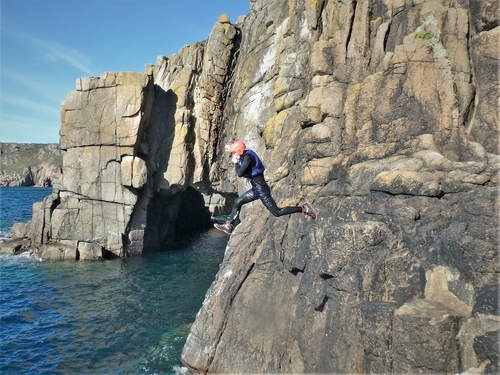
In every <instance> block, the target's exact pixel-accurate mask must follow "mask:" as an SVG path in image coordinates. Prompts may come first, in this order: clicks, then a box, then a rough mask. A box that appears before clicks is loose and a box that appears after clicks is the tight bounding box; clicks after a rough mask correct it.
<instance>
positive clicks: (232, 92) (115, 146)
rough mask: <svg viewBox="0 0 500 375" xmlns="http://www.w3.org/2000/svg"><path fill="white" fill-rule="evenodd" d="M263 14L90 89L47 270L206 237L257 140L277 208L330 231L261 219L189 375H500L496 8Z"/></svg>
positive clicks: (66, 130)
mask: <svg viewBox="0 0 500 375" xmlns="http://www.w3.org/2000/svg"><path fill="white" fill-rule="evenodd" d="M250 5H251V11H250V13H249V14H248V15H247V16H246V17H244V18H242V19H240V20H239V21H238V23H237V24H231V23H230V22H229V20H228V19H227V18H226V17H224V16H222V17H221V18H220V19H219V22H217V23H216V24H215V25H214V28H213V30H212V32H211V34H210V36H209V37H208V39H207V40H206V41H204V42H200V43H197V44H193V45H188V46H185V47H184V48H183V49H182V50H181V51H179V53H177V54H175V55H172V56H170V57H159V58H158V60H157V62H156V64H155V66H148V67H147V69H146V73H144V74H142V73H130V72H123V73H104V74H103V75H101V76H100V77H89V78H82V79H80V80H78V81H77V89H76V91H74V92H71V93H70V94H69V95H68V97H67V98H66V100H65V102H64V104H63V107H62V110H61V148H62V149H63V150H64V152H65V153H64V157H63V174H62V178H61V181H60V185H59V187H58V189H55V190H54V194H53V195H52V196H50V197H47V198H46V199H45V201H44V202H42V203H40V204H39V205H37V206H36V207H35V208H34V215H33V225H32V226H31V239H32V241H33V244H34V245H35V246H36V247H38V248H39V254H40V255H41V256H42V257H44V258H47V259H54V258H57V259H67V258H71V259H75V258H77V259H99V258H102V257H106V256H130V255H137V254H141V253H142V252H143V251H147V250H148V249H153V248H160V247H165V246H166V245H168V244H169V243H171V242H172V241H173V240H174V239H175V236H176V234H178V233H180V232H182V231H185V230H187V229H188V228H196V227H199V228H202V227H204V226H205V225H206V224H207V222H208V219H209V216H210V213H209V212H208V210H209V211H210V212H212V213H214V212H217V213H219V212H224V210H227V208H228V207H230V205H231V202H232V200H234V198H235V197H236V196H237V194H238V192H242V191H244V190H245V189H247V188H248V186H247V185H245V182H244V181H242V180H238V179H237V178H236V175H235V173H234V170H233V169H232V167H231V164H230V162H229V160H228V157H227V155H224V152H223V145H224V144H225V143H226V142H228V141H230V140H231V139H235V138H238V139H242V140H244V141H245V142H246V144H247V146H249V148H252V149H254V150H255V151H257V152H258V153H259V154H260V155H261V156H262V158H263V161H264V164H265V165H266V167H267V170H266V178H267V180H268V181H269V183H270V185H271V187H272V190H273V195H274V197H275V199H276V201H277V202H278V204H279V205H285V204H298V203H300V202H302V201H304V200H308V201H310V202H312V203H313V204H314V205H315V206H316V207H317V208H318V211H319V216H320V218H319V220H318V221H317V222H311V221H310V220H307V219H306V218H305V217H302V215H291V216H290V217H281V218H274V217H273V216H272V215H271V214H270V213H268V212H267V211H266V210H265V209H264V207H263V206H262V204H261V203H260V202H254V203H252V204H249V205H247V206H245V207H244V209H243V212H242V219H243V220H242V224H241V225H239V226H238V227H237V228H236V230H235V232H234V233H233V234H232V236H231V238H230V240H229V243H228V247H227V250H226V254H225V257H224V260H223V263H222V264H221V266H220V270H219V273H218V275H217V277H216V280H215V281H214V283H213V284H212V286H211V288H210V290H209V291H208V292H207V295H206V299H205V301H204V303H203V306H202V308H201V310H200V312H199V314H198V316H197V318H196V321H195V322H194V324H193V326H192V328H191V332H190V335H189V337H188V339H187V342H186V345H185V347H184V351H183V354H182V361H183V363H184V364H185V365H186V366H187V367H188V368H189V369H190V370H191V371H193V372H201V373H242V372H245V373H278V372H294V373H417V372H424V373H459V372H466V371H471V372H472V371H476V372H484V371H487V372H495V371H498V347H497V342H498V334H499V321H500V319H499V316H498V272H499V269H498V268H499V267H498V232H497V228H498V212H499V211H498V209H499V202H498V168H499V157H498V117H499V113H498V106H497V104H498V86H499V78H498V58H499V57H498V37H499V34H500V28H499V27H498V14H499V13H498V9H497V8H498V5H497V3H496V2H493V1H479V0H458V1H448V0H384V1H366V2H358V1H349V0H346V1H327V0H304V1H299V0H292V1H289V0H252V1H250ZM193 218H194V220H193Z"/></svg>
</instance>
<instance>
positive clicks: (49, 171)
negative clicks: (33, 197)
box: [0, 142, 62, 187]
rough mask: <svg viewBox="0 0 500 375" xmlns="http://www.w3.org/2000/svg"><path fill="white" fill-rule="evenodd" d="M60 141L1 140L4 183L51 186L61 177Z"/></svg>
mask: <svg viewBox="0 0 500 375" xmlns="http://www.w3.org/2000/svg"><path fill="white" fill-rule="evenodd" d="M61 166H62V152H61V151H60V149H59V146H58V145H57V144H54V143H51V144H35V143H5V142H4V143H0V186H40V187H50V186H52V185H53V184H54V183H56V181H57V180H58V179H59V178H60V176H61V173H62V170H61Z"/></svg>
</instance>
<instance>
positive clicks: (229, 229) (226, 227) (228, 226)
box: [214, 222, 234, 234]
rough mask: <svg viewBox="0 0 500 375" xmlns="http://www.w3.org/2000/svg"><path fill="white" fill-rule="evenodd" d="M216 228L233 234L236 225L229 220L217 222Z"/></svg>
mask: <svg viewBox="0 0 500 375" xmlns="http://www.w3.org/2000/svg"><path fill="white" fill-rule="evenodd" d="M214 228H215V229H217V230H220V231H221V232H224V233H226V234H231V233H233V230H234V225H233V224H231V223H229V222H226V223H224V224H219V223H215V224H214Z"/></svg>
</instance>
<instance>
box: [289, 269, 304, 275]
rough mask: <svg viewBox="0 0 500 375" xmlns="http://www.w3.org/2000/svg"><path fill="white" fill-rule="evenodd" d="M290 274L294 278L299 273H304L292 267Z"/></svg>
mask: <svg viewBox="0 0 500 375" xmlns="http://www.w3.org/2000/svg"><path fill="white" fill-rule="evenodd" d="M290 273H292V274H293V275H294V276H297V275H298V274H299V273H304V270H303V269H300V268H297V267H293V268H292V269H291V270H290Z"/></svg>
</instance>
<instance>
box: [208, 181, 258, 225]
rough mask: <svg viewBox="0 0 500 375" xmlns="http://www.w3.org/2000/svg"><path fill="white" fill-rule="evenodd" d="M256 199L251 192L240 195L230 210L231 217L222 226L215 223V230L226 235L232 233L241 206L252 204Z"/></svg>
mask: <svg viewBox="0 0 500 375" xmlns="http://www.w3.org/2000/svg"><path fill="white" fill-rule="evenodd" d="M256 199H257V196H256V195H255V194H254V192H253V191H252V190H248V191H247V192H245V193H243V194H242V195H240V196H239V197H238V198H236V199H235V201H234V204H233V209H232V210H231V215H229V219H228V220H227V221H226V222H225V223H223V224H219V223H215V224H214V227H215V229H217V230H220V231H221V232H224V233H226V234H231V233H233V230H234V222H235V221H236V219H237V218H238V216H239V214H240V209H241V206H243V205H244V204H245V203H249V202H252V201H254V200H256Z"/></svg>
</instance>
